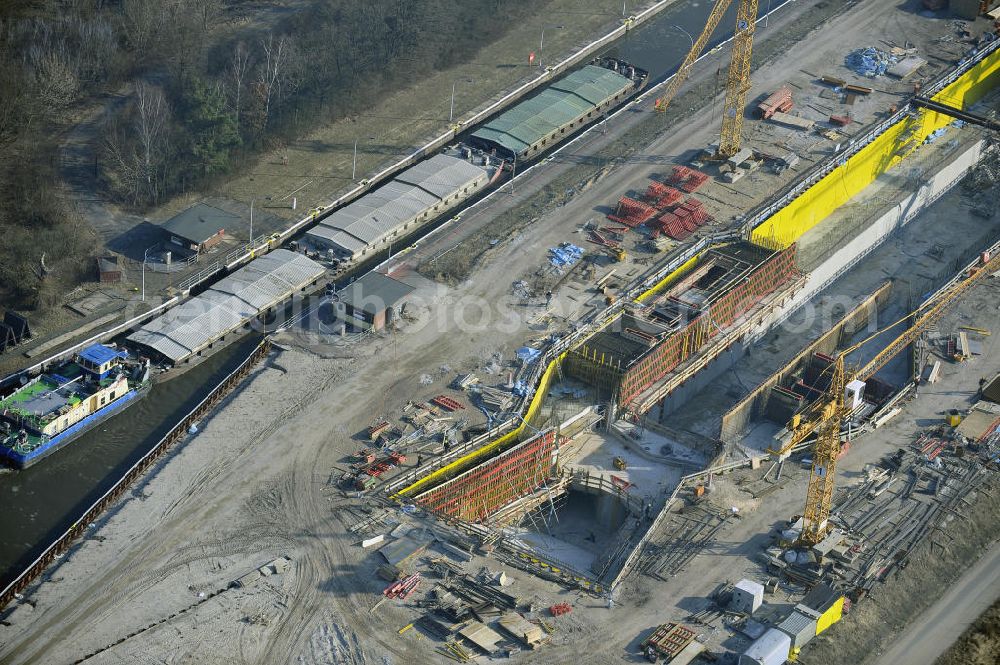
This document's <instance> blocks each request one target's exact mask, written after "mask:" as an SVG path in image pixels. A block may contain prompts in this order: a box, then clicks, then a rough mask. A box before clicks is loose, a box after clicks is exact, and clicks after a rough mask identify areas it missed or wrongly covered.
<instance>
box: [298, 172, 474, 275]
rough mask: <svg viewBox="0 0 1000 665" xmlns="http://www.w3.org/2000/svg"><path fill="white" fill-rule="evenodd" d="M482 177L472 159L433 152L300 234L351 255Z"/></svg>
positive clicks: (455, 199) (403, 230) (433, 212)
mask: <svg viewBox="0 0 1000 665" xmlns="http://www.w3.org/2000/svg"><path fill="white" fill-rule="evenodd" d="M487 180H488V179H487V174H486V171H484V170H483V169H482V168H480V167H478V166H476V165H475V164H471V163H469V162H467V161H465V160H463V159H458V158H457V157H451V156H449V155H435V156H434V157H432V158H430V159H428V160H426V161H423V162H420V163H419V164H416V165H415V166H412V167H410V168H409V169H407V170H406V171H404V172H403V173H401V174H399V175H398V176H396V178H395V179H393V180H391V181H390V182H389V183H387V184H386V185H383V186H382V187H379V188H378V189H376V190H375V191H373V192H371V193H370V194H366V195H365V196H362V197H361V198H359V199H358V200H356V201H354V202H352V203H350V204H348V205H346V206H344V207H343V208H341V209H340V210H337V211H336V212H334V213H333V214H331V215H330V216H329V217H326V218H325V219H323V220H322V221H321V222H320V223H319V224H318V225H317V226H315V227H313V228H312V229H311V230H310V231H308V232H307V233H306V234H305V237H304V240H305V241H306V242H307V243H308V244H310V245H312V246H313V247H315V248H317V249H332V250H334V251H335V252H337V253H338V254H340V255H341V256H342V257H345V258H351V259H357V258H360V257H362V256H364V255H366V254H369V253H371V252H373V251H377V250H378V249H380V248H381V245H383V244H386V243H389V242H392V240H393V238H396V237H400V236H401V235H406V234H407V233H409V232H411V231H413V230H415V229H416V227H417V226H419V225H421V224H422V223H424V222H426V221H429V220H431V219H433V218H434V217H436V216H437V215H438V214H439V213H440V212H442V211H444V210H446V209H447V208H449V207H451V206H453V205H455V204H456V203H459V202H460V201H462V200H464V199H467V198H468V197H469V196H471V195H472V194H474V193H475V192H477V191H479V189H481V188H482V187H483V186H484V185H486V183H487Z"/></svg>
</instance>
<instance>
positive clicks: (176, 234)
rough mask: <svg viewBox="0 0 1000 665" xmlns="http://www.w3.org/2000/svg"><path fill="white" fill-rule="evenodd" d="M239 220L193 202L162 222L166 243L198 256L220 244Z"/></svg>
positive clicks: (213, 208) (225, 212)
mask: <svg viewBox="0 0 1000 665" xmlns="http://www.w3.org/2000/svg"><path fill="white" fill-rule="evenodd" d="M240 220H241V217H240V216H239V215H236V214H233V213H231V212H227V211H225V210H222V209H221V208H216V207H215V206H210V205H208V204H207V203H196V204H195V205H193V206H191V207H190V208H188V209H187V210H184V211H182V212H179V213H177V214H176V215H174V216H173V217H171V218H170V219H168V220H167V221H165V222H164V223H163V225H162V226H161V228H162V229H163V232H164V234H165V235H166V241H167V242H169V243H170V244H172V245H175V246H177V247H181V248H183V249H186V250H188V251H191V252H195V253H198V254H200V253H201V252H204V251H207V250H209V249H211V248H212V247H214V246H216V245H218V244H219V243H220V242H222V238H223V236H225V234H226V229H227V228H230V229H231V228H233V226H235V225H236V224H237V223H239V222H240Z"/></svg>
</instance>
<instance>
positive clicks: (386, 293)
mask: <svg viewBox="0 0 1000 665" xmlns="http://www.w3.org/2000/svg"><path fill="white" fill-rule="evenodd" d="M413 290H414V289H413V287H412V286H410V285H409V284H405V283H403V282H400V281H398V280H395V279H393V278H391V277H389V276H388V275H383V274H382V273H378V272H370V273H368V274H367V275H365V276H364V277H362V278H361V279H359V280H358V281H356V282H353V283H351V284H349V285H348V286H346V287H345V288H344V289H343V290H341V291H340V292H339V293H337V294H335V296H334V298H335V299H336V300H337V301H338V302H337V303H335V304H336V306H337V307H338V310H339V312H338V314H340V315H341V316H342V318H344V319H346V320H348V321H349V322H350V323H352V324H354V325H356V326H357V327H360V328H364V329H366V330H367V329H373V330H381V329H382V328H384V327H385V326H386V325H388V324H390V323H392V322H393V321H394V320H395V318H396V316H397V312H398V310H399V306H400V305H401V303H402V302H403V300H404V299H405V298H406V296H408V295H410V293H412V292H413Z"/></svg>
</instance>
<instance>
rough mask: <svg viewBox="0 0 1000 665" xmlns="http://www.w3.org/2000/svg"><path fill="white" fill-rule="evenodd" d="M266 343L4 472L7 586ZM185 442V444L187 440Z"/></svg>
mask: <svg viewBox="0 0 1000 665" xmlns="http://www.w3.org/2000/svg"><path fill="white" fill-rule="evenodd" d="M259 342H260V337H259V336H258V335H255V334H254V335H249V336H247V338H245V339H242V340H240V341H239V342H236V343H234V344H231V345H229V346H228V347H226V348H224V349H221V350H220V351H219V352H218V353H216V354H214V355H212V356H211V357H209V358H207V359H206V360H204V361H203V362H202V363H201V364H199V365H197V366H195V367H193V368H191V369H190V370H188V371H187V372H184V373H183V374H180V375H178V376H177V377H175V378H173V379H171V380H169V381H165V382H163V383H158V384H155V385H154V386H153V388H152V390H151V391H150V392H149V394H148V395H146V397H145V398H143V399H141V400H139V401H138V402H136V403H135V404H133V405H132V406H130V407H129V408H127V409H126V410H125V411H123V412H121V413H120V414H118V415H117V416H115V417H113V418H110V419H108V420H106V421H104V422H103V423H101V424H100V425H98V426H97V427H96V428H95V429H93V430H91V431H89V432H87V433H86V434H84V435H83V436H81V437H80V438H79V439H77V440H76V441H73V442H72V443H70V444H69V445H67V446H66V447H65V448H63V449H62V450H59V451H56V452H55V453H53V454H52V455H50V456H49V457H46V458H45V459H43V460H42V461H40V462H38V463H37V464H35V465H34V466H31V467H29V468H27V469H24V470H22V471H13V470H6V469H5V470H3V471H0V534H2V537H0V571H2V572H0V588H3V587H4V586H6V585H7V583H8V582H10V581H11V580H12V579H14V578H15V577H16V576H17V575H18V574H19V573H20V572H21V571H22V570H23V569H24V568H25V567H26V566H27V565H28V564H30V563H31V562H32V561H34V560H35V558H36V557H37V556H38V555H39V554H41V552H42V551H43V550H44V549H45V548H46V547H47V546H48V545H49V544H50V543H52V541H53V540H55V539H56V538H57V537H58V536H59V535H60V534H62V533H63V532H64V531H65V530H66V529H67V528H68V527H69V526H70V525H71V524H72V523H73V522H74V520H76V519H77V518H78V517H79V516H80V515H81V514H83V511H85V510H86V509H87V508H89V507H90V506H91V504H93V503H94V501H96V500H97V499H98V498H100V496H101V495H102V494H104V492H105V491H107V490H108V489H109V488H110V487H111V486H112V485H113V484H114V483H115V481H117V480H118V479H119V478H121V477H122V476H123V475H124V474H125V472H126V471H127V470H128V469H129V467H131V466H132V465H133V464H134V463H135V462H136V461H137V460H138V459H139V458H140V457H142V456H143V455H144V454H146V453H147V452H148V451H149V450H150V449H151V448H152V447H153V446H154V445H155V444H156V442H157V441H159V440H160V439H161V438H163V436H164V435H165V434H166V433H167V432H168V431H169V430H170V428H171V427H173V425H174V424H175V423H177V422H178V421H179V420H180V419H181V418H182V417H183V416H185V415H187V413H188V412H189V411H191V409H193V408H194V407H195V406H197V404H198V402H200V401H201V400H202V399H204V398H205V396H206V395H207V394H208V392H209V391H210V390H211V389H212V387H213V386H215V385H217V384H218V383H219V382H220V381H221V380H222V379H223V378H225V377H226V376H227V375H228V374H229V373H230V372H232V371H233V370H234V369H236V367H237V366H238V365H239V364H240V362H242V361H243V360H244V359H245V358H246V357H247V356H248V355H249V354H250V352H251V351H252V350H253V349H254V348H255V347H256V345H257V344H258V343H259ZM177 445H184V443H183V442H181V443H179V444H177Z"/></svg>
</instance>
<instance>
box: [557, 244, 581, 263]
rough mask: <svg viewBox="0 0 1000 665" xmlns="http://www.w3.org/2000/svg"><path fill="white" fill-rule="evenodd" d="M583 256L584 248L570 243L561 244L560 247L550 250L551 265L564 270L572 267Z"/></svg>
mask: <svg viewBox="0 0 1000 665" xmlns="http://www.w3.org/2000/svg"><path fill="white" fill-rule="evenodd" d="M582 256H583V248H582V247H577V246H576V245H574V244H572V243H568V242H564V243H561V244H560V245H559V246H558V247H552V248H551V249H549V263H551V264H552V265H554V266H556V267H557V268H562V267H564V266H571V265H573V264H574V263H576V262H577V261H579V260H580V257H582Z"/></svg>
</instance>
